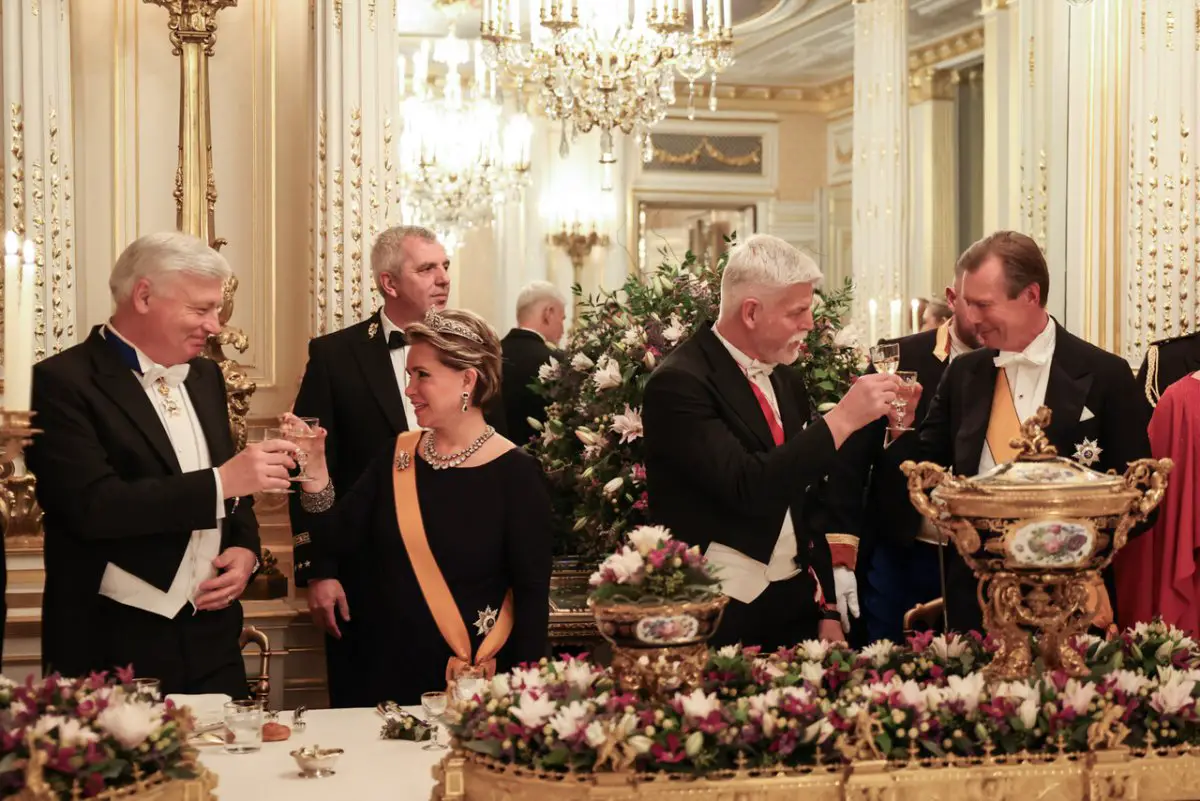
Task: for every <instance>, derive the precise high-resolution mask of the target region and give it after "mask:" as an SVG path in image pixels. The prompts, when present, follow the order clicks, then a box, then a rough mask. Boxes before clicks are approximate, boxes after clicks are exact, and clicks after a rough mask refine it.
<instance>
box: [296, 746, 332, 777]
mask: <svg viewBox="0 0 1200 801" xmlns="http://www.w3.org/2000/svg"><path fill="white" fill-rule="evenodd" d="M343 753H344V752H343V751H342V749H340V748H322V747H321V746H319V745H306V746H304V747H303V748H298V749H296V750H295V751H292V752H291V755H292V759H294V760H296V764H297V765H299V766H300V776H301V777H303V778H305V779H321V778H324V777H325V776H332V775H334V770H333V766H334V765H336V764H337V761H338V757H340V756H341V755H342V754H343Z"/></svg>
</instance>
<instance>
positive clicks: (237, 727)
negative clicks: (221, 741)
mask: <svg viewBox="0 0 1200 801" xmlns="http://www.w3.org/2000/svg"><path fill="white" fill-rule="evenodd" d="M264 717H265V715H264V713H263V708H262V703H261V702H259V701H230V702H228V703H227V704H225V752H226V753H228V754H252V753H254V752H255V751H258V750H260V749H261V748H262V742H263V739H262V732H263V722H264Z"/></svg>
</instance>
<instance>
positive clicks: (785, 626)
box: [709, 571, 821, 653]
mask: <svg viewBox="0 0 1200 801" xmlns="http://www.w3.org/2000/svg"><path fill="white" fill-rule="evenodd" d="M815 590H816V587H815V586H814V582H813V578H812V576H811V575H809V574H808V572H807V571H805V572H803V573H800V574H799V575H796V576H793V577H792V578H790V579H787V580H786V581H773V582H771V583H770V584H769V585H768V586H767V588H766V589H765V590H763V593H762V595H760V596H758V597H757V598H755V599H754V600H753V601H752V602H750V603H748V604H744V603H742V602H741V601H735V600H733V599H732V598H731V599H730V600H729V604H728V605H727V606H726V607H725V614H724V616H723V617H722V618H721V625H720V626H719V627H718V628H717V633H716V634H715V635H714V636H713V638H712V640H711V641H710V643H709V644H710V645H712V646H713V647H714V648H720V647H721V646H724V645H734V644H736V643H739V642H740V643H741V644H742V645H759V646H762V649H763V652H764V653H766V652H769V651H775V650H777V649H778V648H780V647H791V646H793V645H796V644H797V643H799V642H802V641H804V640H815V639H816V638H817V630H818V628H819V623H820V621H821V614H820V610H818V609H817V604H816V601H814V600H813V593H814V592H815Z"/></svg>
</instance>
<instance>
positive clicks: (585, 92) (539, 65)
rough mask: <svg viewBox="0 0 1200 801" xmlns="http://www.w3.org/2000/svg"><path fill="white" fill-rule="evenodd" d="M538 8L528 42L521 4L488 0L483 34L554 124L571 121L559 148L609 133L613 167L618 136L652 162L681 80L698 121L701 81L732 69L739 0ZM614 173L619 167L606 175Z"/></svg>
mask: <svg viewBox="0 0 1200 801" xmlns="http://www.w3.org/2000/svg"><path fill="white" fill-rule="evenodd" d="M633 5H634V12H633V15H632V18H631V16H630V11H629V5H628V4H627V3H625V2H614V0H533V2H531V3H530V9H529V28H530V38H529V41H528V42H527V43H526V42H523V41H522V37H521V30H522V28H521V11H520V7H521V2H520V0H484V3H483V21H482V23H481V28H480V35H481V37H482V38H483V39H484V40H485V41H487V42H488V43H489V54H490V55H491V57H492V58H493V59H495V61H496V62H497V63H498V64H502V65H503V66H504V67H505V68H506V69H507V71H508V72H509V73H511V74H512V75H513V76H514V77H515V78H516V79H517V80H518V81H521V82H524V81H529V82H531V83H536V84H540V92H539V95H540V100H541V104H542V107H543V109H544V110H545V113H546V115H547V116H548V117H550V119H553V120H558V121H561V122H562V141H561V144H560V146H559V150H560V152H561V153H562V154H563V155H566V153H567V151H568V149H569V144H568V132H567V131H568V127H569V128H570V129H571V132H572V134H574V133H577V132H584V133H587V132H588V131H591V130H592V129H593V128H599V129H600V132H601V133H600V145H601V147H600V149H601V156H600V162H601V163H602V164H605V165H611V164H612V163H613V162H614V161H615V160H616V159H615V157H614V156H613V131H616V130H619V131H621V132H622V133H626V134H631V133H632V134H635V135H636V136H637V138H638V142H639V146H640V147H641V149H642V158H643V159H644V160H646V161H649V160H650V159H651V158H652V156H653V145H652V144H651V142H650V129H651V128H652V127H653V126H654V125H656V124H658V123H659V122H661V121H662V120H663V119H664V118H665V117H666V113H667V108H668V107H670V106H671V104H673V103H674V102H675V72H676V71H678V72H679V74H680V75H682V76H683V77H684V78H686V79H687V80H688V85H689V98H688V111H689V116H691V115H692V114H694V108H695V82H696V80H698V79H700V78H701V77H703V76H704V75H705V74H706V73H711V76H712V85H713V86H712V88H713V90H712V91H711V92H710V94H709V105H710V107H711V108H714V109H715V107H716V92H715V89H716V81H717V75H718V74H719V73H720V72H722V71H723V70H725V69H726V68H727V67H729V65H731V64H732V63H733V21H732V15H731V11H730V5H731V4H730V0H723V2H722V1H721V0H692V2H691V3H690V5H691V7H692V8H691V30H690V31H689V30H688V27H689V26H688V14H687V12H685V10H684V8H685V5H687V3H685V0H637V2H636V3H634V4H633ZM606 169H611V167H606Z"/></svg>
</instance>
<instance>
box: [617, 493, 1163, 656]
mask: <svg viewBox="0 0 1200 801" xmlns="http://www.w3.org/2000/svg"><path fill="white" fill-rule="evenodd" d="M633 508H634V509H638V510H643V509H649V508H650V495H649V494H648V493H646V492H643V493H642V494H641V495H640V496H639V497H638V499H637V500H636V501H634V502H633ZM1180 653H1183V652H1182V651H1180Z"/></svg>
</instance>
